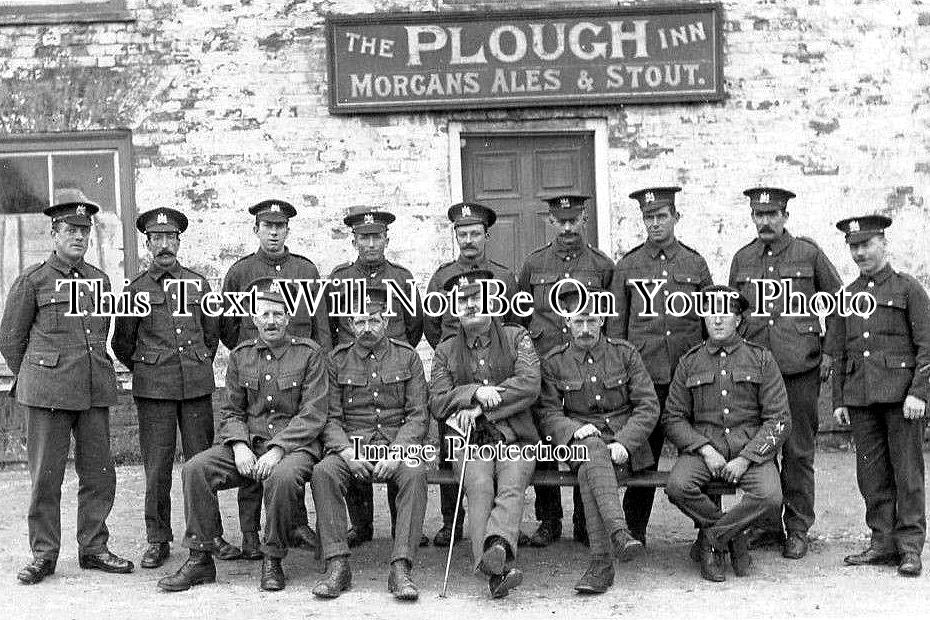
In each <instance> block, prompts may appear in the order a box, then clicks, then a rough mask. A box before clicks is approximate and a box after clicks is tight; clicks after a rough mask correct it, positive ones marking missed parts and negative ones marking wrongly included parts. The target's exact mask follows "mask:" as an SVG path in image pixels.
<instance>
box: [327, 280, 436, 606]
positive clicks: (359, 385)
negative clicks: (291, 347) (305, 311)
mask: <svg viewBox="0 0 930 620" xmlns="http://www.w3.org/2000/svg"><path fill="white" fill-rule="evenodd" d="M368 295H369V299H368V300H366V307H365V309H364V310H363V312H362V314H359V315H356V316H354V317H353V318H352V327H351V330H352V332H353V333H354V334H355V335H356V339H355V340H354V341H353V342H348V343H345V344H342V345H339V346H337V347H336V349H335V350H334V351H333V353H332V356H331V357H330V362H331V363H330V365H329V384H330V392H329V418H328V420H327V422H326V426H325V427H324V430H323V443H324V447H325V449H326V451H327V452H328V453H329V454H328V456H327V457H326V458H324V459H323V461H322V462H321V463H320V464H319V465H317V466H316V468H315V469H314V470H313V503H314V504H315V505H316V507H317V513H318V517H317V523H318V525H319V529H320V543H321V546H322V548H323V549H322V550H323V557H324V558H325V559H326V563H327V575H326V576H325V577H323V578H321V579H320V581H318V582H317V584H316V585H315V586H314V588H313V594H315V595H316V596H318V597H320V598H336V597H338V596H339V595H340V594H341V593H342V591H343V590H345V589H346V588H348V587H349V584H350V583H351V581H352V572H351V570H350V568H349V561H348V560H349V545H348V544H347V541H346V537H347V536H346V535H347V532H346V517H345V514H346V508H345V504H344V501H343V495H344V493H345V491H346V489H347V488H350V483H351V482H352V481H353V480H356V481H363V482H364V483H365V484H367V485H368V486H369V488H370V487H371V483H370V482H369V481H370V480H371V479H375V480H381V481H385V482H387V483H388V486H389V487H394V493H393V495H394V496H395V498H396V501H397V514H396V519H395V522H394V525H395V527H394V533H393V537H394V550H393V552H392V554H391V572H390V574H389V576H388V591H390V592H391V593H393V594H394V597H395V598H397V599H399V600H408V601H413V600H416V599H417V598H419V591H418V590H417V587H416V585H415V584H414V583H413V580H412V579H411V577H410V571H411V569H412V568H413V561H414V559H415V558H416V552H417V547H418V546H419V545H420V537H421V536H422V533H423V517H424V516H425V515H426V467H425V466H424V464H423V463H422V462H420V463H419V464H415V465H411V464H409V463H407V462H405V459H404V457H403V455H402V454H400V452H402V451H403V450H405V449H408V448H415V447H419V446H421V445H422V442H423V437H424V436H425V435H426V423H427V420H428V418H427V415H426V397H427V392H426V377H425V375H424V373H423V362H421V361H420V356H419V355H417V352H416V349H414V348H413V347H412V346H411V345H410V344H409V343H408V342H407V341H406V340H399V339H398V340H395V339H393V338H388V337H387V329H388V325H389V322H388V319H387V318H386V317H384V316H383V313H384V311H385V305H386V303H387V291H386V290H385V289H383V288H374V287H373V288H370V289H368ZM376 448H382V449H384V456H374V455H368V454H365V453H364V452H362V451H366V450H372V449H376ZM390 451H397V453H395V454H391V452H390Z"/></svg>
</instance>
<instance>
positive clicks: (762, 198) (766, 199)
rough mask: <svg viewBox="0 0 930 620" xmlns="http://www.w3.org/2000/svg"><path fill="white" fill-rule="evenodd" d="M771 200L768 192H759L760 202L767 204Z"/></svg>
mask: <svg viewBox="0 0 930 620" xmlns="http://www.w3.org/2000/svg"><path fill="white" fill-rule="evenodd" d="M770 201H771V197H770V196H769V193H768V192H762V193H761V194H759V204H763V205H767V204H768V203H769V202H770Z"/></svg>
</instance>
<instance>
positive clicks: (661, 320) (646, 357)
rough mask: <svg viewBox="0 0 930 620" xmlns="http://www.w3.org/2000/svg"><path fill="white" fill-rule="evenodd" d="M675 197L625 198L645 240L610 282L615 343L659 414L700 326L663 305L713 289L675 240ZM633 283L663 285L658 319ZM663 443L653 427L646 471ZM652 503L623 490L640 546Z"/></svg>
mask: <svg viewBox="0 0 930 620" xmlns="http://www.w3.org/2000/svg"><path fill="white" fill-rule="evenodd" d="M680 191H681V188H680V187H652V188H647V189H641V190H639V191H636V192H633V193H632V194H630V198H633V199H634V200H638V201H639V208H640V209H642V212H643V224H644V225H645V226H646V234H647V238H646V242H645V243H643V244H641V245H638V246H636V247H635V248H633V249H632V250H630V251H629V252H627V253H626V254H625V255H624V256H623V258H621V259H620V261H619V262H618V263H617V270H616V271H615V272H614V281H613V285H614V296H615V298H616V300H617V317H618V318H617V324H618V329H619V332H620V337H621V338H624V339H626V340H629V341H630V343H632V344H633V346H634V347H635V348H636V350H637V351H639V354H640V355H641V356H642V360H643V363H644V364H645V365H646V370H648V371H649V376H650V377H651V378H652V383H653V387H654V388H655V392H656V396H658V399H659V407H660V409H663V410H664V409H665V399H666V398H668V386H669V384H670V383H671V382H672V377H673V376H674V375H675V367H676V366H678V359H679V358H680V357H681V356H682V355H683V354H684V353H685V351H687V350H688V349H690V348H691V347H693V346H694V345H696V344H698V343H699V342H701V325H702V321H701V317H699V316H698V315H697V313H695V312H692V313H690V314H688V315H686V316H681V317H679V316H672V315H670V314H668V313H667V312H666V310H667V309H666V307H665V300H666V299H667V298H668V296H669V295H670V294H671V293H676V292H681V293H684V294H686V295H688V296H689V297H690V296H691V295H692V293H694V292H696V291H700V290H701V289H703V288H704V287H706V286H710V285H711V284H713V280H712V279H711V276H710V269H708V268H707V261H705V260H704V257H702V256H701V255H700V254H698V253H697V251H695V250H693V249H691V248H689V247H688V246H686V245H685V244H683V243H681V242H680V241H679V240H678V239H677V238H676V237H675V225H676V224H677V223H678V220H680V219H681V214H680V213H679V212H678V210H677V208H676V207H675V194H676V193H677V192H680ZM635 279H642V280H646V281H647V284H646V286H648V287H649V290H650V291H651V290H652V289H653V287H654V286H656V283H657V282H658V281H664V282H665V283H664V285H663V286H662V292H661V293H660V294H658V295H657V296H656V297H655V301H656V303H655V306H654V308H653V309H652V310H653V312H654V313H655V315H657V316H646V307H645V301H646V299H647V297H644V296H643V294H642V292H641V291H640V290H639V289H637V287H635V286H634V285H633V282H632V281H633V280H635ZM664 443H665V433H664V431H663V430H662V426H661V425H657V426H656V428H655V430H654V431H653V432H652V434H651V435H650V436H649V448H650V449H651V450H652V457H653V463H652V465H650V466H649V467H648V469H650V470H652V471H655V470H656V469H658V466H659V457H660V456H662V445H663V444H664ZM654 498H655V488H653V487H639V488H632V489H627V491H626V493H625V494H624V496H623V511H624V513H625V514H626V522H627V525H628V526H629V528H630V532H631V533H632V534H633V536H635V537H636V538H638V539H639V540H640V541H642V543H643V544H645V543H646V526H647V525H648V524H649V516H650V514H651V513H652V502H653V499H654Z"/></svg>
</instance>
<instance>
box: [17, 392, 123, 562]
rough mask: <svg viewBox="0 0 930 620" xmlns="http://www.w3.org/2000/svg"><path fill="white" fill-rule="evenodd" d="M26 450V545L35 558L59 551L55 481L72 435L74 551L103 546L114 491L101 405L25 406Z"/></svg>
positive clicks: (50, 556)
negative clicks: (29, 482) (75, 499)
mask: <svg viewBox="0 0 930 620" xmlns="http://www.w3.org/2000/svg"><path fill="white" fill-rule="evenodd" d="M27 411H28V416H29V417H28V420H27V430H26V449H27V454H28V461H29V476H30V478H31V479H32V496H31V498H30V501H29V546H30V547H31V549H32V555H33V556H34V557H35V558H38V559H45V560H56V559H57V558H58V552H59V550H60V549H61V484H62V482H63V481H64V477H65V466H66V464H67V462H68V446H69V445H70V443H71V435H72V433H73V434H74V469H75V471H76V472H77V475H78V507H77V541H78V554H79V555H82V556H83V555H94V554H97V553H103V552H104V551H106V550H107V540H108V539H109V537H110V532H109V530H107V524H106V519H107V516H108V515H109V514H110V510H111V509H112V508H113V498H114V496H115V495H116V472H115V471H114V470H113V459H112V458H111V457H110V412H109V409H108V408H107V407H91V408H90V409H84V410H81V411H67V410H62V409H47V408H45V407H27Z"/></svg>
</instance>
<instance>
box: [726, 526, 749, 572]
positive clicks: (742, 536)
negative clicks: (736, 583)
mask: <svg viewBox="0 0 930 620" xmlns="http://www.w3.org/2000/svg"><path fill="white" fill-rule="evenodd" d="M729 548H730V564H731V565H732V566H733V574H734V575H736V576H737V577H745V576H747V575H748V574H749V569H750V567H751V566H752V556H750V555H749V536H748V535H747V534H746V532H740V533H739V534H737V535H736V536H734V537H733V539H732V540H731V541H730V543H729Z"/></svg>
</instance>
